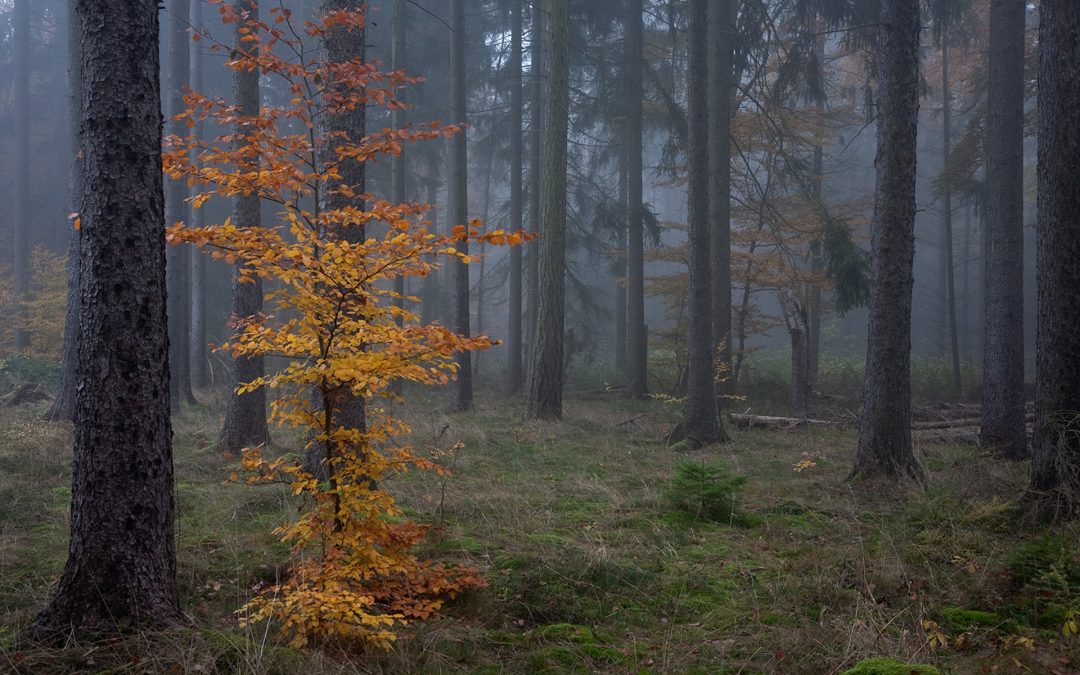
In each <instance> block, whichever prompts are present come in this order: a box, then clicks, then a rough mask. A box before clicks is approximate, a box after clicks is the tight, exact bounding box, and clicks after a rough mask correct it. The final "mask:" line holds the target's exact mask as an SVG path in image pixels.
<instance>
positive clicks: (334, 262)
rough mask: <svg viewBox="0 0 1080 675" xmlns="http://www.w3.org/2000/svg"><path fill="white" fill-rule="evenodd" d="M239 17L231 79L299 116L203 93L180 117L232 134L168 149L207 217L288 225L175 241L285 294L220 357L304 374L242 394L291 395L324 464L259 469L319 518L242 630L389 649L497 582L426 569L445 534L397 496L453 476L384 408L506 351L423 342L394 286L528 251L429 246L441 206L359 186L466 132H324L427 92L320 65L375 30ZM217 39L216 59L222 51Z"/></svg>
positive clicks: (432, 339)
mask: <svg viewBox="0 0 1080 675" xmlns="http://www.w3.org/2000/svg"><path fill="white" fill-rule="evenodd" d="M222 14H223V17H224V18H225V20H226V22H229V23H234V24H239V33H240V35H241V36H242V39H241V43H242V45H243V47H242V48H239V49H237V48H229V54H230V56H229V59H228V66H229V67H230V68H233V69H235V70H241V71H251V70H258V71H259V72H261V73H262V74H263V77H276V78H279V81H280V82H281V84H282V85H283V86H284V87H286V88H287V89H288V90H289V92H290V95H291V100H290V101H289V103H288V104H287V105H284V106H278V107H275V106H266V107H264V108H262V109H261V110H260V111H259V113H258V114H257V115H243V114H241V111H240V110H239V109H238V108H236V107H235V106H232V105H230V104H229V103H227V102H225V101H222V100H216V99H212V98H209V97H206V96H203V95H202V94H199V93H197V92H189V93H188V95H187V102H188V107H189V109H188V110H187V112H185V113H184V114H183V115H181V116H180V117H181V118H182V119H184V120H186V121H187V122H188V126H189V128H195V127H196V125H197V124H198V123H199V122H203V121H208V122H210V123H216V124H217V125H218V126H219V127H220V128H222V129H225V130H226V131H224V132H223V133H221V134H220V135H219V136H217V137H216V138H214V139H212V140H208V141H203V140H199V139H198V137H197V136H196V135H195V134H192V135H190V136H187V137H175V136H174V137H171V138H169V139H167V141H166V153H165V171H166V173H167V174H168V175H169V176H170V177H172V178H174V179H182V180H187V181H188V182H189V183H190V184H191V185H194V186H200V188H201V189H202V194H201V195H200V196H198V197H196V198H194V199H193V200H192V203H193V206H195V207H201V206H202V205H203V204H204V203H205V202H206V201H208V200H209V199H212V198H215V197H216V198H227V199H228V198H236V197H241V196H258V197H259V198H260V199H262V200H264V201H265V202H270V203H273V204H275V205H276V206H277V209H278V216H277V218H276V219H275V220H274V222H273V223H263V224H262V226H260V227H238V226H237V225H236V224H234V223H232V222H230V221H229V220H226V221H225V222H224V223H220V224H216V225H212V226H208V227H201V228H188V227H184V226H183V225H182V224H180V225H177V226H174V227H172V228H171V229H170V230H169V239H170V241H171V242H172V243H174V244H183V243H187V244H194V245H196V246H198V247H199V248H201V249H203V250H204V251H206V252H208V253H209V254H211V255H213V256H215V257H218V258H222V259H225V260H228V261H230V262H232V263H234V264H236V265H237V266H238V269H239V275H240V280H241V282H242V281H244V280H245V279H246V280H252V281H253V280H255V279H256V278H258V279H262V280H267V281H273V287H274V288H276V289H277V290H275V291H274V292H273V293H271V294H270V296H269V297H268V298H267V299H268V303H269V306H270V307H271V308H272V309H271V310H270V311H268V312H267V313H263V314H259V315H256V316H237V317H233V325H234V326H235V334H234V336H233V338H232V339H231V340H229V341H228V342H227V343H226V344H224V345H221V346H220V349H222V350H224V351H227V352H228V353H230V354H231V355H232V356H234V357H253V356H275V357H280V358H282V359H284V360H285V361H286V363H287V364H288V365H286V366H284V367H282V368H281V369H279V370H277V371H276V372H273V373H271V374H267V375H265V376H264V377H262V378H259V379H257V380H255V381H251V382H243V383H241V384H240V385H239V389H240V391H241V392H243V391H250V390H253V389H255V388H260V387H264V388H269V389H273V390H275V392H277V393H278V396H277V398H275V399H274V400H273V402H272V404H271V407H270V412H269V416H270V421H272V422H273V423H276V424H278V425H282V426H286V427H293V428H298V429H302V430H305V431H306V432H307V438H308V448H306V450H310V449H312V448H315V449H317V450H318V451H319V454H320V460H321V461H320V462H319V466H317V467H311V466H305V465H303V464H301V463H299V462H296V461H295V460H290V459H286V458H284V457H277V458H272V457H269V456H267V455H266V452H265V449H264V448H251V449H248V450H246V451H245V452H244V457H243V467H244V469H245V470H246V473H247V477H246V480H247V482H249V483H252V484H259V483H284V484H286V485H288V486H290V488H291V490H292V493H293V494H294V495H296V496H299V497H303V498H304V499H305V502H306V503H308V504H310V505H311V508H310V509H308V510H307V511H306V512H305V513H304V514H303V515H301V516H300V517H299V518H298V519H297V520H295V521H293V522H288V523H286V524H284V525H282V526H281V527H280V528H278V530H277V533H278V534H280V535H281V537H282V539H283V540H285V541H288V542H290V544H291V545H292V547H293V552H294V559H293V561H292V564H291V566H290V570H291V572H290V575H289V576H288V578H286V579H284V580H283V581H281V582H280V583H278V584H277V585H275V586H273V587H268V588H265V589H262V592H261V593H260V594H259V595H258V596H257V597H255V599H254V600H252V601H251V602H250V603H248V604H247V605H246V606H245V607H243V608H242V609H241V610H240V612H239V614H240V616H241V620H242V621H243V622H245V623H252V622H257V621H275V622H277V624H278V625H279V626H280V628H281V630H282V631H283V633H284V634H285V635H286V636H288V638H289V639H290V641H291V643H292V644H293V645H296V646H302V645H305V644H307V643H308V642H310V641H312V640H328V639H343V640H354V641H355V640H359V641H361V643H362V644H365V645H371V646H377V647H382V648H387V647H389V646H390V645H391V643H392V642H393V640H394V637H395V629H396V628H397V627H399V626H400V625H402V624H404V623H406V622H408V621H411V620H420V619H425V618H428V617H430V616H431V615H433V614H434V613H436V612H437V611H438V610H439V609H440V607H441V606H442V604H443V602H444V601H445V600H446V599H448V598H452V597H454V596H455V595H457V594H459V593H461V592H463V591H465V590H467V589H470V588H475V587H477V586H481V585H483V584H484V581H483V579H482V577H481V576H480V575H479V572H478V571H477V570H476V569H474V568H470V567H462V566H456V567H451V566H446V565H441V564H433V563H429V562H425V561H422V560H420V559H419V558H418V557H417V556H416V554H415V549H416V546H417V544H419V543H420V542H421V541H422V539H423V537H424V535H425V532H426V531H427V529H428V528H427V527H426V526H424V525H420V524H416V523H413V522H411V521H409V520H405V519H403V518H402V513H401V511H400V509H399V508H398V507H397V506H396V504H395V501H394V499H393V497H392V496H391V495H390V494H389V493H388V492H387V491H386V490H385V489H384V488H383V486H384V479H385V478H387V477H389V476H391V475H393V474H396V473H402V472H406V471H409V470H412V469H421V470H430V471H437V472H444V470H443V469H442V468H441V467H439V466H438V465H436V464H435V463H433V462H431V461H429V460H428V459H425V458H423V457H421V456H419V455H417V454H416V453H414V451H413V450H412V449H411V448H410V447H408V445H407V444H404V443H401V442H399V441H398V439H402V438H407V436H408V434H409V432H410V430H409V428H408V427H407V425H406V424H405V423H404V422H403V421H401V420H398V419H394V418H392V417H391V416H389V415H388V414H387V413H386V411H385V410H384V409H383V408H382V407H381V406H379V405H378V404H377V402H378V401H379V400H380V399H381V398H396V397H397V394H396V393H395V391H396V390H395V389H393V388H391V385H392V384H393V383H395V382H401V381H408V382H415V383H420V384H432V385H437V384H444V383H446V382H448V381H449V380H450V379H451V378H453V377H454V375H455V373H456V368H457V366H456V364H455V362H454V358H453V357H454V355H455V353H457V352H460V351H463V350H480V349H486V348H488V347H489V346H491V344H492V342H491V340H489V339H488V338H487V337H484V336H479V337H463V336H460V335H457V334H455V333H454V332H452V331H451V330H449V329H448V328H446V327H444V326H441V325H439V324H430V325H421V324H420V322H419V317H418V316H417V315H416V314H415V313H413V312H412V311H411V310H410V309H409V307H410V306H411V304H412V303H414V302H415V299H414V298H404V300H405V302H398V301H399V300H402V298H400V296H399V295H398V294H397V293H395V292H394V291H393V290H391V289H392V288H393V287H394V284H393V281H394V280H395V279H398V278H401V277H423V276H426V275H428V274H429V273H431V272H432V270H433V269H434V268H435V266H436V265H437V264H438V261H439V260H441V259H444V258H454V257H456V258H459V259H464V258H463V257H462V256H460V255H459V254H458V253H457V244H458V243H460V242H463V241H473V242H482V243H485V244H492V245H517V244H520V243H521V241H522V240H523V238H524V235H523V234H522V233H520V232H505V231H502V230H489V231H487V232H484V233H482V232H481V228H480V224H479V223H476V222H473V223H470V224H468V226H463V227H459V228H457V229H455V230H454V232H453V234H450V235H441V234H437V233H433V232H430V231H428V230H427V229H426V225H427V223H426V222H425V220H424V217H425V214H426V212H427V207H426V206H423V205H418V204H393V203H390V202H388V201H386V200H383V199H379V198H378V196H376V195H372V194H367V193H365V192H364V190H363V187H362V186H360V185H353V184H349V183H348V182H347V181H346V180H345V179H343V176H345V175H354V174H355V171H352V170H350V168H352V169H355V165H350V163H361V164H362V163H364V162H367V161H369V160H371V159H373V158H376V157H379V156H385V155H388V154H397V153H400V152H401V151H402V148H403V145H404V144H406V143H408V142H411V141H416V140H421V139H433V138H437V137H440V136H443V135H449V134H453V133H456V132H457V131H458V130H457V129H454V128H441V127H439V126H438V125H437V124H432V125H428V126H424V127H412V128H409V129H404V130H385V131H381V132H377V133H373V134H367V135H361V134H358V133H355V134H354V133H349V132H347V131H341V130H340V129H339V130H334V131H326V130H325V129H324V128H323V124H322V122H321V121H322V120H325V119H326V118H327V117H330V116H334V115H339V114H341V115H344V114H346V113H348V112H349V111H355V110H357V109H362V108H363V107H365V106H372V105H382V106H386V107H395V106H400V105H401V103H400V102H398V101H397V99H396V98H395V91H396V89H397V88H399V87H401V86H404V85H407V84H409V83H410V82H411V80H410V79H409V78H407V77H406V76H405V75H404V74H402V73H383V72H380V71H379V70H378V69H377V67H376V66H374V65H372V64H366V63H363V62H362V61H360V60H356V61H346V62H326V61H323V60H320V59H322V58H323V57H322V54H323V52H322V51H320V50H319V49H317V48H314V47H313V46H312V45H310V44H305V43H306V42H309V41H313V40H323V39H325V38H326V36H327V35H328V33H329V31H332V30H359V29H361V28H362V26H363V14H362V13H361V12H358V11H338V12H332V13H330V14H327V15H326V16H325V17H323V19H322V20H321V21H320V22H318V23H313V22H304V23H303V24H300V23H299V22H298V21H297V20H296V19H295V18H294V17H293V16H292V15H291V13H289V12H288V11H287V10H283V9H281V8H279V7H275V8H273V9H271V10H270V16H269V18H268V19H267V20H266V21H260V20H259V19H258V18H256V17H253V16H249V15H239V14H237V13H236V12H235V10H234V9H233V8H231V7H230V6H228V5H223V6H222ZM200 38H201V39H204V40H207V41H209V42H213V38H212V36H210V35H209V34H206V33H204V34H202V35H201V36H200ZM221 48H223V49H225V48H224V47H221ZM331 197H336V198H334V199H331ZM466 261H467V259H466ZM358 400H359V401H362V402H364V408H363V411H364V413H363V415H362V416H361V419H359V420H357V419H356V416H355V415H352V414H349V411H348V408H349V406H350V405H351V404H352V402H355V401H358ZM233 478H234V480H239V479H240V476H239V475H234V477H233Z"/></svg>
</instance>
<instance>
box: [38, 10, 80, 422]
mask: <svg viewBox="0 0 1080 675" xmlns="http://www.w3.org/2000/svg"><path fill="white" fill-rule="evenodd" d="M67 18H68V32H67V47H68V62H67V68H68V73H67V74H68V110H67V113H68V120H67V122H68V206H69V208H70V210H71V212H72V213H78V212H79V211H80V209H81V208H82V207H81V206H80V204H79V199H80V196H81V194H82V159H81V158H80V156H79V151H80V148H81V146H80V141H79V115H80V101H81V96H82V78H81V77H80V74H81V72H82V64H81V59H82V51H81V47H80V44H79V43H80V41H81V40H82V26H81V25H80V23H79V13H78V11H76V8H75V0H67ZM69 236H70V239H69V240H68V247H67V311H66V313H65V317H64V351H63V353H62V355H61V357H60V382H59V383H58V384H57V387H56V398H55V399H54V400H53V403H52V405H51V406H50V407H49V411H48V412H47V413H46V415H45V417H46V419H50V420H53V421H70V420H71V419H72V416H73V415H74V414H75V394H76V391H75V365H76V359H78V356H79V233H78V232H77V231H76V230H75V229H74V228H71V233H70V235H69Z"/></svg>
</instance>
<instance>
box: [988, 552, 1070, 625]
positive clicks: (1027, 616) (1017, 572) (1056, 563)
mask: <svg viewBox="0 0 1080 675" xmlns="http://www.w3.org/2000/svg"><path fill="white" fill-rule="evenodd" d="M1006 567H1007V568H1008V570H1009V573H1010V574H1011V575H1012V581H1013V585H1014V587H1015V591H1016V601H1015V602H1014V603H1013V604H1012V605H1011V607H1010V610H1011V612H1012V614H1013V616H1014V617H1015V618H1016V619H1017V620H1019V621H1021V622H1023V623H1026V624H1028V625H1031V626H1039V627H1042V628H1049V629H1059V628H1060V627H1061V626H1062V624H1063V623H1064V622H1065V620H1066V617H1067V616H1068V615H1069V613H1070V612H1072V611H1074V610H1076V608H1077V607H1080V551H1078V550H1077V548H1076V546H1075V545H1071V544H1069V543H1067V542H1066V541H1065V539H1064V538H1062V537H1060V536H1046V537H1043V538H1041V539H1038V540H1035V541H1030V542H1027V543H1025V544H1022V545H1021V546H1019V547H1017V548H1016V549H1015V550H1014V551H1013V552H1012V554H1011V555H1010V556H1009V557H1008V559H1007V561H1006Z"/></svg>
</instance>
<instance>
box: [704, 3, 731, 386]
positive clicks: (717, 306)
mask: <svg viewBox="0 0 1080 675" xmlns="http://www.w3.org/2000/svg"><path fill="white" fill-rule="evenodd" d="M732 11H733V7H732V3H731V0H712V1H711V2H710V3H709V19H708V21H709V85H708V87H709V220H710V221H711V224H712V241H711V244H712V256H711V263H712V321H713V344H714V347H713V354H714V355H715V358H716V359H719V361H720V362H721V363H723V364H724V365H725V366H726V367H728V368H730V367H731V365H732V351H731V337H732V336H731V140H730V136H731V94H732V89H733V87H732V78H733V77H734V75H733V73H732V68H733V66H732V50H733V48H734V42H735V40H734V38H735V27H734V25H733V17H732ZM717 392H718V393H719V394H721V397H720V398H719V399H718V405H719V406H720V407H723V406H724V402H725V401H726V400H727V399H726V398H724V396H723V395H725V394H733V393H734V382H733V381H732V380H731V379H730V378H728V377H726V375H725V377H723V378H721V381H720V382H719V383H718V386H717Z"/></svg>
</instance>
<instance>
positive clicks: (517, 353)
mask: <svg viewBox="0 0 1080 675" xmlns="http://www.w3.org/2000/svg"><path fill="white" fill-rule="evenodd" d="M523 4H524V2H523V0H513V3H512V4H511V8H510V11H511V17H510V66H509V67H510V229H511V230H515V231H517V230H521V229H524V203H523V201H522V181H523V180H524V176H523V171H524V167H523V165H522V161H523V158H524V147H523V144H524V139H523V138H522V133H523V128H522V127H523V126H524V121H523V119H524V116H523V112H522V107H523V100H524V88H523V85H522V70H521V68H522V66H521V63H522V58H521V49H522V38H521V35H522V29H523V19H522V16H523V11H522V10H523V7H522V6H523ZM523 253H524V252H523V251H522V247H521V246H515V247H513V248H512V249H510V303H509V316H507V329H508V330H507V340H506V348H507V350H508V353H507V360H506V389H507V391H508V392H509V393H511V394H515V393H517V392H518V391H520V390H521V385H522V384H523V383H524V381H525V369H524V365H523V354H524V352H523V351H522V350H523V345H522V305H521V303H522V275H523V274H524V267H523V266H524V261H523V259H522V258H523Z"/></svg>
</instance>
